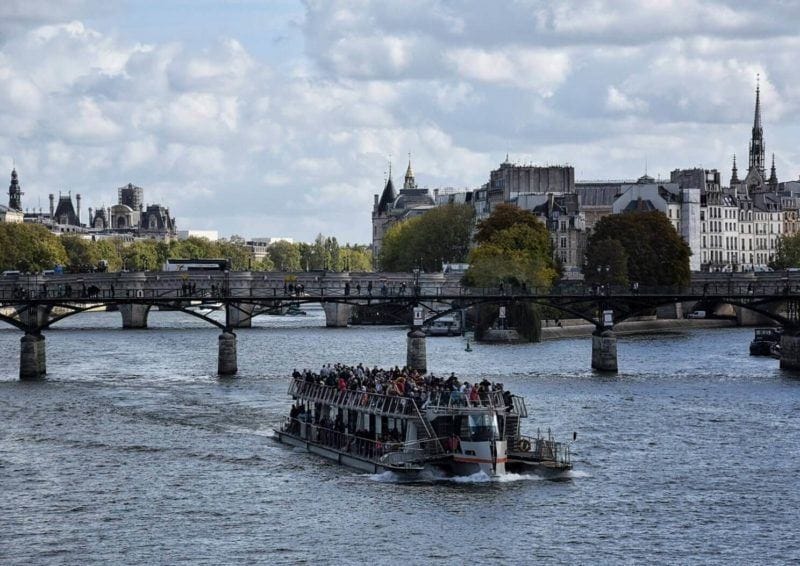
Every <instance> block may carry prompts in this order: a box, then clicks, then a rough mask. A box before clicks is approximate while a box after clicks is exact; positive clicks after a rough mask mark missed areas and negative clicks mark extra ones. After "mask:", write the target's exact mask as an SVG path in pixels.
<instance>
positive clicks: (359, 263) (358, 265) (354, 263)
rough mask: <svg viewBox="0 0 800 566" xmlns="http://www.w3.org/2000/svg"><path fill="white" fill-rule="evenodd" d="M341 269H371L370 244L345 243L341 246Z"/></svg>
mask: <svg viewBox="0 0 800 566" xmlns="http://www.w3.org/2000/svg"><path fill="white" fill-rule="evenodd" d="M341 254H342V270H343V271H372V249H371V247H370V246H361V245H354V246H351V245H350V244H347V245H346V246H345V247H343V248H341Z"/></svg>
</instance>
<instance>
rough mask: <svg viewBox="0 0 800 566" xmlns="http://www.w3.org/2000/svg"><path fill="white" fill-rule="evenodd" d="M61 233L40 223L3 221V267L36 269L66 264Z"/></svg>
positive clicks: (0, 242)
mask: <svg viewBox="0 0 800 566" xmlns="http://www.w3.org/2000/svg"><path fill="white" fill-rule="evenodd" d="M67 259H68V257H67V252H66V250H65V249H64V245H63V244H62V243H61V240H60V239H59V238H58V236H56V235H54V234H52V233H51V232H50V231H49V230H48V229H47V228H45V227H44V226H41V225H38V224H21V223H5V222H4V223H2V224H0V268H2V269H3V270H7V269H14V270H19V271H27V272H36V271H42V270H43V269H53V268H54V267H55V266H56V265H66V263H67Z"/></svg>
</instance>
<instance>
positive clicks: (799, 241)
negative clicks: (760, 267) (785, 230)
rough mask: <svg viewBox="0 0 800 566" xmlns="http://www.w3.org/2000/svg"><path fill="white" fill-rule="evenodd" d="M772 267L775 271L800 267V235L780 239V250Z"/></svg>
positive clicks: (776, 253) (771, 264)
mask: <svg viewBox="0 0 800 566" xmlns="http://www.w3.org/2000/svg"><path fill="white" fill-rule="evenodd" d="M770 267H772V268H773V269H787V268H789V267H800V234H794V235H791V236H781V237H780V238H778V249H777V251H776V252H775V257H774V258H773V259H772V262H771V263H770Z"/></svg>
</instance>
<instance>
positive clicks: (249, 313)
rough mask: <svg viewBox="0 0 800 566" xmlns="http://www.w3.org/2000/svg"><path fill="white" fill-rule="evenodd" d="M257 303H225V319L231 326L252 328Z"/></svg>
mask: <svg viewBox="0 0 800 566" xmlns="http://www.w3.org/2000/svg"><path fill="white" fill-rule="evenodd" d="M255 308H256V307H255V305H250V304H244V303H229V304H226V305H225V310H226V313H225V320H226V321H227V325H228V326H230V327H231V328H252V326H253V311H254V310H255Z"/></svg>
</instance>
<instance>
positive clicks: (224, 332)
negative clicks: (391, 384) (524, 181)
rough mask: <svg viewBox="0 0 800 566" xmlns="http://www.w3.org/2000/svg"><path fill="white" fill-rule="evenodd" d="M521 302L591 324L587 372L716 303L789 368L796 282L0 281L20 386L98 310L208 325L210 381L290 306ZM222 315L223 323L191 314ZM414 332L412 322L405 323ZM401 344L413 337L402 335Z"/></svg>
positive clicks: (749, 277)
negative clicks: (636, 334)
mask: <svg viewBox="0 0 800 566" xmlns="http://www.w3.org/2000/svg"><path fill="white" fill-rule="evenodd" d="M520 302H522V303H532V304H536V305H541V306H546V307H550V308H552V309H556V310H557V311H558V312H561V313H563V317H564V318H567V317H572V318H581V319H584V320H586V321H588V322H590V323H592V324H594V325H595V328H596V331H595V333H594V335H593V336H592V345H593V347H592V367H593V368H595V369H597V370H600V371H616V370H617V355H616V336H615V335H614V330H613V329H614V325H615V324H616V323H618V322H621V321H623V320H626V319H629V318H631V317H636V316H640V315H642V314H645V313H649V312H652V311H653V309H656V308H659V307H661V308H664V307H665V306H666V307H669V308H670V309H672V310H673V313H674V314H673V316H681V307H682V306H685V305H690V306H691V308H695V309H701V308H702V309H703V310H705V311H707V312H709V313H711V312H714V311H715V309H717V308H718V307H719V306H720V305H727V306H728V307H729V308H732V309H733V312H735V315H736V317H737V319H738V320H739V322H740V323H741V324H769V323H773V324H780V325H781V326H783V327H784V330H785V332H784V339H783V340H784V341H783V342H782V345H781V346H782V349H781V352H782V354H781V355H782V358H781V367H784V368H787V369H800V336H799V335H800V323H799V322H798V320H799V319H800V316H799V314H798V313H800V273H769V274H752V273H749V274H697V275H696V276H695V277H694V278H693V280H692V282H691V284H689V285H687V286H684V287H647V286H644V285H638V284H637V285H632V286H631V287H629V288H619V287H615V286H613V285H603V286H600V285H585V284H583V283H582V282H577V281H564V282H560V283H558V284H556V285H555V286H553V287H551V288H548V289H537V288H528V287H525V286H510V285H505V286H503V285H500V286H498V287H493V288H474V287H465V286H464V285H462V284H461V281H460V274H444V273H430V274H412V273H327V272H319V273H313V272H312V273H279V272H265V273H259V272H219V271H213V272H208V271H198V272H184V273H181V272H124V273H94V274H63V275H61V274H50V275H30V276H25V275H23V276H19V277H11V278H8V277H7V278H2V279H0V321H3V322H6V323H7V324H10V325H12V326H14V327H16V328H18V329H19V330H21V331H22V332H24V336H23V337H22V338H21V349H20V377H22V378H28V377H40V376H42V375H44V374H45V373H46V361H45V359H46V356H45V342H44V334H43V333H44V331H45V330H47V329H48V328H49V327H50V326H52V325H53V324H55V323H57V322H58V321H60V320H63V319H65V318H67V317H70V316H75V315H78V314H81V313H84V312H87V311H89V310H92V309H96V308H98V307H103V306H105V307H111V308H115V309H117V310H119V312H120V314H121V319H122V326H123V327H124V328H130V329H144V328H147V318H148V313H149V312H150V309H152V308H153V307H157V308H162V309H171V310H178V311H181V312H184V313H186V314H187V315H189V316H194V317H197V318H200V319H202V320H204V321H206V322H207V323H209V324H211V325H214V326H216V327H218V328H219V329H220V331H221V333H220V336H219V344H218V348H219V357H218V372H219V373H220V374H221V375H230V374H234V373H236V371H237V360H236V340H237V335H236V333H235V331H236V330H237V329H245V328H248V327H250V326H251V324H252V320H253V318H254V317H256V316H259V315H262V314H269V313H274V312H276V311H280V310H282V309H286V308H287V307H288V306H290V305H302V304H305V303H320V304H322V307H323V309H324V311H325V316H326V325H327V326H330V327H342V326H347V324H348V320H349V318H350V314H351V310H352V308H353V307H356V306H359V307H361V306H368V307H375V306H382V305H386V306H389V305H391V306H393V307H399V308H405V309H408V308H410V307H414V306H418V307H421V308H422V309H423V312H424V315H423V320H425V321H426V322H430V321H431V320H433V319H435V318H438V317H440V316H445V315H447V314H451V313H452V312H454V311H461V310H463V309H467V308H470V307H473V306H477V305H480V304H494V305H501V306H502V305H511V304H515V303H520ZM202 305H206V306H212V305H213V306H215V307H217V306H218V307H220V308H223V309H224V310H225V317H224V321H220V320H218V318H219V317H216V318H215V317H211V316H209V315H208V314H207V313H204V312H203V311H202V310H198V309H196V308H195V307H196V306H202ZM417 322H419V321H417ZM412 335H413V336H412ZM408 361H409V363H412V362H413V365H415V366H417V367H418V368H419V369H423V370H424V369H425V367H424V366H425V339H424V334H422V333H421V332H419V329H416V330H415V329H412V331H411V332H410V333H409V337H408Z"/></svg>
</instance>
